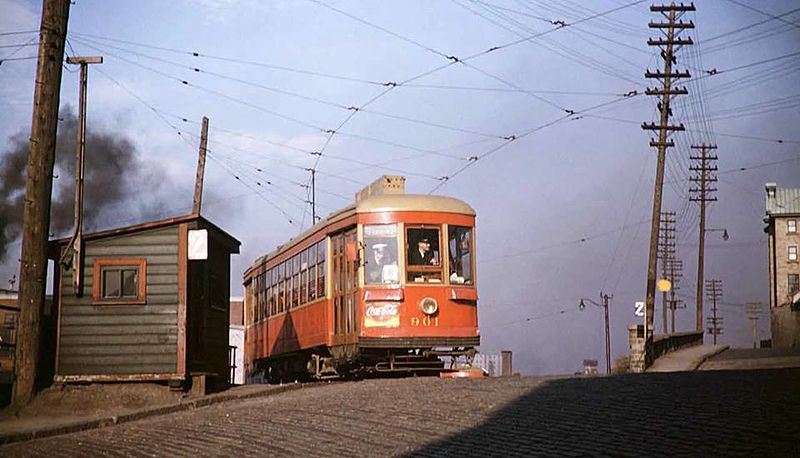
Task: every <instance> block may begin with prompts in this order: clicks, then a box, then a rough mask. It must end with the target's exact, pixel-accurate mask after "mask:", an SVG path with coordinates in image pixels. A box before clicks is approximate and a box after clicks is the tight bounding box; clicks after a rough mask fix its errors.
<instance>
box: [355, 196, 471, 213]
mask: <svg viewBox="0 0 800 458" xmlns="http://www.w3.org/2000/svg"><path fill="white" fill-rule="evenodd" d="M386 211H398V212H403V211H434V212H444V213H458V214H461V215H471V216H475V210H473V208H472V207H470V206H469V205H467V204H466V203H465V202H464V201H461V200H458V199H454V198H452V197H444V196H430V195H426V194H384V195H376V196H372V197H369V198H367V199H364V200H362V201H360V202H357V203H356V213H377V212H386Z"/></svg>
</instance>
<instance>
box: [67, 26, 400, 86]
mask: <svg viewBox="0 0 800 458" xmlns="http://www.w3.org/2000/svg"><path fill="white" fill-rule="evenodd" d="M70 35H75V36H78V37H83V38H94V39H98V40H105V41H112V42H116V43H123V44H129V45H134V46H139V47H142V48H148V49H155V50H159V51H166V52H172V53H177V54H183V55H188V56H191V57H199V58H205V59H210V60H218V61H223V62H230V63H236V64H243V65H251V66H256V67H263V68H269V69H273V70H281V71H285V72H291V73H298V74H303V75H309V76H317V77H320V78H328V79H335V80H341V81H350V82H354V83H362V84H368V85H372V86H385V85H386V83H385V82H380V81H373V80H368V79H362V78H355V77H352V76H345V75H336V74H331V73H324V72H316V71H313V70H307V69H301V68H295V67H287V66H284V65H276V64H270V63H266V62H259V61H253V60H247V59H236V58H233V57H227V56H218V55H213V54H206V53H201V52H197V51H187V50H184V49H176V48H166V47H163V46H155V45H149V44H145V43H138V42H135V41H129V40H120V39H117V38H110V37H105V36H101V35H94V34H90V33H81V32H70Z"/></svg>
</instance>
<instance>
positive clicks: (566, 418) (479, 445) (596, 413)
mask: <svg viewBox="0 0 800 458" xmlns="http://www.w3.org/2000/svg"><path fill="white" fill-rule="evenodd" d="M240 454H241V455H242V456H393V455H403V454H409V455H417V456H510V455H518V456H531V455H567V456H579V455H615V456H620V455H625V456H638V455H647V456H651V455H695V456H730V455H747V456H753V455H756V456H759V455H760V456H800V370H798V369H786V370H762V371H719V372H717V371H703V372H687V373H667V374H643V375H625V376H616V377H596V378H567V379H551V380H546V379H541V378H505V379H503V378H487V379H480V380H443V379H438V378H408V379H393V380H367V381H362V382H351V383H334V384H319V385H310V386H308V387H306V388H304V389H301V390H297V391H293V392H288V393H284V394H280V395H275V396H272V397H267V398H261V399H250V400H243V401H235V402H227V403H222V404H217V405H214V406H211V407H206V408H202V409H197V410H194V411H187V412H182V413H177V414H172V415H167V416H162V417H156V418H151V419H146V420H142V421H138V422H133V423H127V424H123V425H118V426H113V427H108V428H104V429H98V430H92V431H86V432H82V433H75V434H69V435H64V436H57V437H52V438H45V439H39V440H35V441H30V442H21V443H15V444H10V445H7V446H5V447H0V455H2V456H42V457H55V456H235V455H240Z"/></svg>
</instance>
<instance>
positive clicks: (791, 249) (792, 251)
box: [789, 245, 797, 261]
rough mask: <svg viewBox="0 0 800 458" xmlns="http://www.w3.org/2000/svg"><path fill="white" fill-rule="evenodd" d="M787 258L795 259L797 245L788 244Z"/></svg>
mask: <svg viewBox="0 0 800 458" xmlns="http://www.w3.org/2000/svg"><path fill="white" fill-rule="evenodd" d="M789 260H790V261H797V245H789Z"/></svg>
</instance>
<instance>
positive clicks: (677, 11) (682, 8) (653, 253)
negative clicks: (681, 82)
mask: <svg viewBox="0 0 800 458" xmlns="http://www.w3.org/2000/svg"><path fill="white" fill-rule="evenodd" d="M694 10H695V8H694V4H689V5H684V4H682V3H681V4H679V5H676V4H675V3H671V4H669V5H652V6H650V11H652V12H654V13H660V14H661V15H662V16H664V17H665V18H666V20H667V21H666V22H652V21H651V22H650V23H649V24H648V26H649V27H650V28H651V29H658V30H660V31H661V33H662V36H661V37H660V38H651V39H649V40H647V44H648V46H658V47H659V48H660V49H661V58H662V59H663V60H664V71H663V72H651V71H650V70H648V71H647V72H646V73H645V78H655V79H657V80H659V81H660V82H661V84H662V86H661V87H660V88H658V87H657V88H653V89H651V88H649V87H648V88H647V89H646V90H645V94H647V95H653V96H657V97H660V101H659V103H658V109H659V111H660V120H659V124H658V125H656V124H654V123H646V122H645V123H642V128H643V129H645V130H652V131H658V140H650V146H651V147H653V148H657V151H658V161H657V164H656V179H655V189H654V191H653V213H652V220H651V225H650V250H649V253H648V260H647V296H646V297H645V316H646V317H647V318H646V323H645V326H644V332H645V366H647V365H648V364H649V363H650V361H649V358H650V345H649V344H648V343H647V342H648V339H649V337H650V336H649V333H650V329H652V327H653V315H654V313H653V312H654V311H655V292H656V267H657V260H658V228H659V227H660V218H661V193H662V190H663V187H664V160H665V157H666V151H667V148H670V147H673V146H675V143H674V142H673V141H671V140H668V136H669V134H670V133H672V132H676V131H682V130H685V129H684V126H683V124H679V125H670V124H669V118H670V116H671V115H672V109H671V108H670V103H671V101H672V98H673V96H676V95H684V94H688V93H689V91H688V90H686V88H685V87H683V88H674V89H673V88H672V83H673V82H674V81H675V80H677V79H679V78H689V77H690V75H689V72H688V71H683V72H681V71H673V69H672V66H673V64H675V63H676V62H677V59H676V58H675V52H676V51H678V50H679V49H680V48H681V47H682V46H684V45H692V44H694V42H693V41H692V39H691V38H679V37H678V35H679V34H680V33H681V32H682V31H683V30H685V29H693V28H694V23H692V22H691V21H689V22H683V21H681V20H679V18H680V17H682V16H683V15H684V14H685V13H686V12H687V11H694Z"/></svg>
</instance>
